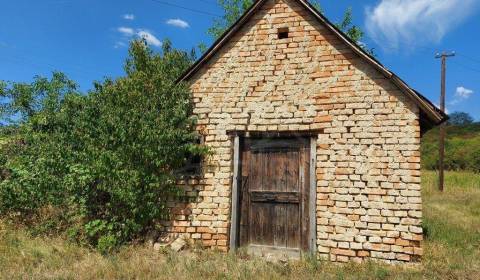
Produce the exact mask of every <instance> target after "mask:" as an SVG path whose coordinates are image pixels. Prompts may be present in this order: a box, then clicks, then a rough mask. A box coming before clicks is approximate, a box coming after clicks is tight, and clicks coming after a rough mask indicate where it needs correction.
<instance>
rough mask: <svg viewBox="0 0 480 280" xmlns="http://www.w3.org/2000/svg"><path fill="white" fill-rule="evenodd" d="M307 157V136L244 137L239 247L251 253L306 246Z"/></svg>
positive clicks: (296, 251)
mask: <svg viewBox="0 0 480 280" xmlns="http://www.w3.org/2000/svg"><path fill="white" fill-rule="evenodd" d="M309 160H310V153H309V140H308V139H304V138H266V139H249V138H246V139H244V141H243V145H242V156H241V162H242V164H241V175H242V176H241V180H240V182H239V183H240V184H239V186H240V188H239V195H240V197H239V206H240V213H239V215H240V217H239V221H240V223H239V225H240V226H239V243H240V244H239V245H240V246H243V247H247V248H249V250H250V251H253V252H271V251H279V250H280V251H285V252H287V253H293V254H296V253H299V252H301V251H307V250H308V247H309V245H308V233H309V228H308V227H309V210H308V205H309V187H308V186H309V172H310V171H309Z"/></svg>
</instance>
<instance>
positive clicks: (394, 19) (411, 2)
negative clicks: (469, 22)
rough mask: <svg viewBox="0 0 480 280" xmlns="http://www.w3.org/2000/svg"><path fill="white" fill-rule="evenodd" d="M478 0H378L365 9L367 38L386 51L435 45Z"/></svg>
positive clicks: (467, 14)
mask: <svg viewBox="0 0 480 280" xmlns="http://www.w3.org/2000/svg"><path fill="white" fill-rule="evenodd" d="M479 4H480V1H478V0H380V3H379V4H378V5H376V6H375V7H373V8H372V7H367V9H366V23H365V24H366V29H367V32H368V35H369V36H370V37H372V39H373V40H375V41H376V42H377V43H378V44H379V45H381V46H385V47H386V48H399V47H401V46H406V47H409V48H412V47H415V46H417V45H421V44H426V43H438V42H439V41H440V40H441V39H442V38H443V37H444V36H445V34H446V33H447V32H449V31H450V30H452V29H454V28H455V27H456V26H457V25H458V24H460V23H461V22H462V21H463V20H465V19H466V18H467V17H468V16H470V15H471V14H472V13H473V12H474V11H475V9H476V8H477V7H479V6H480V5H479Z"/></svg>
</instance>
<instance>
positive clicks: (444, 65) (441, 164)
mask: <svg viewBox="0 0 480 280" xmlns="http://www.w3.org/2000/svg"><path fill="white" fill-rule="evenodd" d="M452 56H455V52H451V53H447V52H443V53H441V54H440V53H438V54H437V55H436V56H435V58H441V59H442V81H441V93H440V109H441V110H442V111H443V112H445V83H446V75H447V57H452ZM445 134H446V132H445V123H442V124H441V125H440V139H439V142H438V147H439V151H438V169H439V170H438V171H439V176H438V189H439V190H440V191H441V192H443V189H444V180H445V179H444V158H445Z"/></svg>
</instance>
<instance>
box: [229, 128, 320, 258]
mask: <svg viewBox="0 0 480 280" xmlns="http://www.w3.org/2000/svg"><path fill="white" fill-rule="evenodd" d="M319 134H320V131H305V132H301V131H298V132H250V133H249V132H245V131H231V132H229V135H230V136H231V140H232V149H231V152H232V155H233V160H232V174H233V176H232V184H231V186H232V195H231V207H230V242H229V249H230V250H231V251H235V250H237V249H238V243H239V242H238V241H239V240H238V237H239V219H238V217H239V211H240V207H239V202H240V201H239V183H240V178H241V174H240V165H241V164H242V159H241V151H240V148H241V142H242V139H244V138H259V137H260V138H261V137H265V138H285V137H303V138H305V139H308V141H309V142H310V162H309V163H310V184H309V186H310V190H309V192H310V193H309V195H310V196H309V202H308V206H309V209H308V210H309V222H310V225H309V236H308V248H309V253H311V254H315V253H316V248H317V217H316V213H317V207H316V201H317V179H316V178H317V175H316V166H317V164H316V163H317V139H318V135H319Z"/></svg>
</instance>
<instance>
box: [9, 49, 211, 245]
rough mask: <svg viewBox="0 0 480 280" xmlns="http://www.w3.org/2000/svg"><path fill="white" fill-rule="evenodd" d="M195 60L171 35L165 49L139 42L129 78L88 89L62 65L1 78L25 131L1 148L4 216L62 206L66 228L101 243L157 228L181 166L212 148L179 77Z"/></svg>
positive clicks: (127, 66)
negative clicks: (28, 77) (47, 75)
mask: <svg viewBox="0 0 480 280" xmlns="http://www.w3.org/2000/svg"><path fill="white" fill-rule="evenodd" d="M192 60H193V57H192V55H188V54H186V53H185V52H181V51H177V50H173V49H171V48H170V44H169V43H168V42H166V43H165V44H164V47H163V51H162V53H161V54H154V53H152V51H151V50H150V49H148V48H147V47H145V46H144V44H143V43H142V42H134V43H132V46H131V48H130V55H129V58H128V59H127V62H126V64H125V72H126V76H125V77H123V78H119V79H117V80H108V79H107V80H106V81H104V82H102V83H96V85H95V89H94V90H93V91H92V92H90V93H88V94H86V95H84V94H81V93H78V92H77V91H76V87H75V84H74V83H73V82H72V81H70V80H68V79H67V78H66V77H65V76H64V75H63V74H60V73H54V75H53V77H52V79H51V80H47V79H44V78H36V80H35V82H34V83H32V84H30V85H28V84H11V85H9V86H4V87H3V90H2V91H1V93H2V95H3V96H4V97H6V98H8V99H9V100H10V102H9V103H8V104H7V105H5V106H4V107H3V110H2V112H3V117H4V118H5V119H6V116H11V115H16V116H17V123H16V127H17V129H18V133H17V134H15V135H14V136H11V137H10V138H9V140H8V141H7V142H8V143H7V144H4V145H2V146H1V149H2V151H1V152H2V154H3V153H5V154H8V155H10V156H8V157H7V158H2V159H0V164H2V165H3V168H2V169H4V170H7V171H8V174H9V175H8V176H6V178H4V179H3V181H2V182H1V183H0V214H3V215H12V213H17V215H18V214H20V216H21V217H22V218H23V219H29V218H31V217H38V216H41V213H43V212H45V211H44V210H42V209H45V208H47V207H54V208H57V209H58V208H60V209H62V211H61V212H60V213H61V217H60V218H61V219H62V220H65V219H67V220H68V221H70V222H69V224H68V225H67V228H66V229H65V230H66V232H68V233H69V235H70V236H77V237H79V236H83V237H85V239H86V241H88V242H89V243H91V244H93V245H95V246H97V247H98V248H99V249H100V250H102V251H107V250H109V249H111V248H113V247H116V246H117V245H119V244H122V243H124V242H127V241H129V240H131V239H133V238H136V237H138V236H139V235H140V234H141V233H143V232H145V231H146V230H148V229H149V228H150V227H152V226H154V224H155V222H156V221H157V220H158V219H160V218H161V217H163V216H165V215H166V214H168V208H167V207H166V199H167V198H168V197H170V196H172V195H175V194H178V193H179V189H178V188H177V187H176V185H175V182H176V177H175V173H176V171H177V170H179V169H181V168H182V167H183V166H184V164H185V163H186V159H187V157H189V156H191V155H192V154H193V155H202V154H205V153H206V152H207V150H206V149H205V148H204V147H202V146H200V145H196V144H195V143H196V142H195V141H196V138H197V135H196V134H195V132H194V119H193V118H192V117H191V109H192V108H191V100H190V93H189V91H188V88H187V86H186V85H183V84H176V83H175V79H176V77H178V76H179V75H180V74H181V73H182V72H183V71H184V69H185V68H186V67H188V65H190V63H191V62H192ZM42 211H43V212H42ZM78 224H80V225H81V226H80V228H79V227H78ZM79 229H80V232H79ZM73 233H74V234H73Z"/></svg>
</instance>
